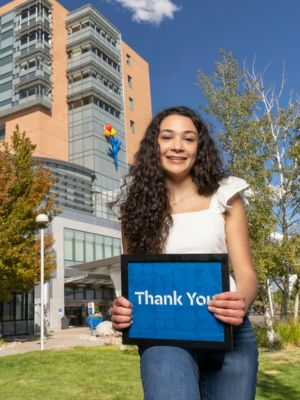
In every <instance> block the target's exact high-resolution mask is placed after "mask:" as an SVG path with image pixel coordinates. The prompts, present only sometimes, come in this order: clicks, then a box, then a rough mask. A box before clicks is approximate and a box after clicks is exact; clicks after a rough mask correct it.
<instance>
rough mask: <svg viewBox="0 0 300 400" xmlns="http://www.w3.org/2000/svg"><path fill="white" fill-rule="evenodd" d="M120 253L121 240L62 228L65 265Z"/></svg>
mask: <svg viewBox="0 0 300 400" xmlns="http://www.w3.org/2000/svg"><path fill="white" fill-rule="evenodd" d="M120 254H121V240H120V239H119V238H113V237H109V236H102V235H97V234H93V233H88V232H82V231H77V230H73V229H67V228H65V229H64V260H65V265H73V264H78V263H81V262H87V261H94V260H102V259H104V258H108V257H112V256H117V255H120Z"/></svg>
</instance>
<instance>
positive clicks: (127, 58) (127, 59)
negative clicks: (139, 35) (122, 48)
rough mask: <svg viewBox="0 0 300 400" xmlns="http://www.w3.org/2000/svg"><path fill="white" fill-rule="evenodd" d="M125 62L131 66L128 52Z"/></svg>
mask: <svg viewBox="0 0 300 400" xmlns="http://www.w3.org/2000/svg"><path fill="white" fill-rule="evenodd" d="M126 64H127V65H129V66H131V55H130V54H126Z"/></svg>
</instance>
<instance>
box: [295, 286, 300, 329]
mask: <svg viewBox="0 0 300 400" xmlns="http://www.w3.org/2000/svg"><path fill="white" fill-rule="evenodd" d="M299 294H300V288H299V289H298V291H297V293H296V296H295V302H294V322H297V321H298V318H299Z"/></svg>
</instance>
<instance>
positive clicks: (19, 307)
mask: <svg viewBox="0 0 300 400" xmlns="http://www.w3.org/2000/svg"><path fill="white" fill-rule="evenodd" d="M22 297H23V296H22V294H21V293H20V294H16V320H20V319H24V315H23V314H24V310H23V307H22V305H23V301H22V300H23V299H22Z"/></svg>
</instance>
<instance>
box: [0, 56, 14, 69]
mask: <svg viewBox="0 0 300 400" xmlns="http://www.w3.org/2000/svg"><path fill="white" fill-rule="evenodd" d="M9 63H12V55H10V56H6V57H3V58H0V67H2V66H3V65H6V64H9Z"/></svg>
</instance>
